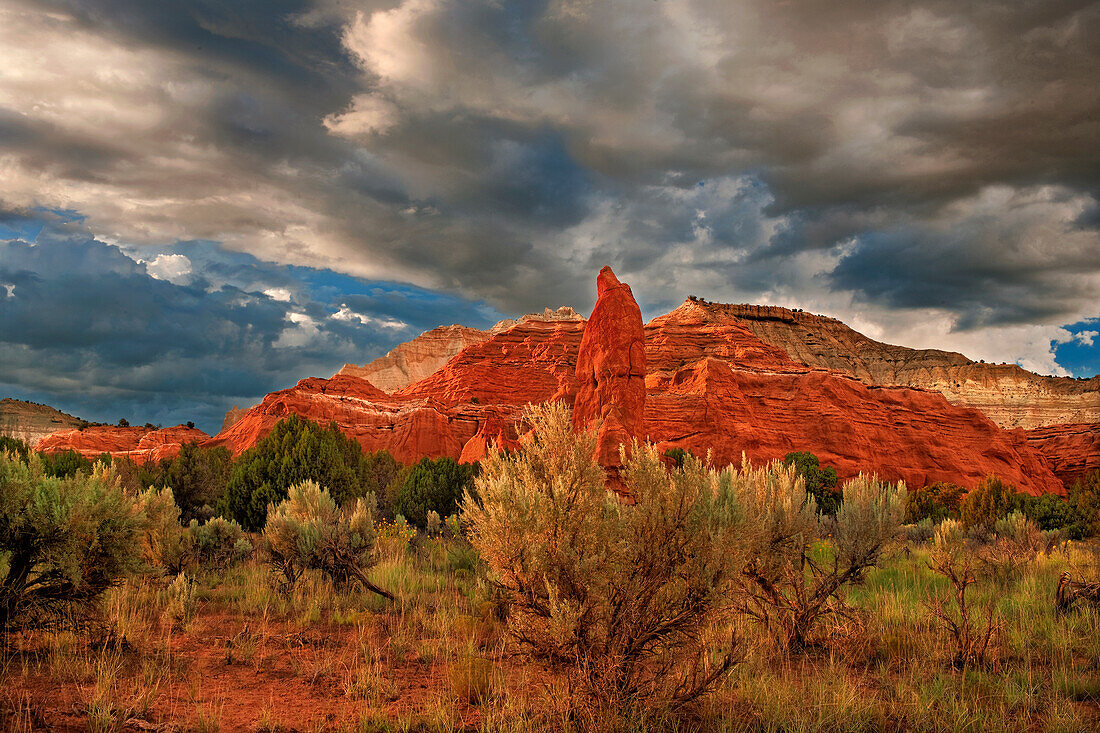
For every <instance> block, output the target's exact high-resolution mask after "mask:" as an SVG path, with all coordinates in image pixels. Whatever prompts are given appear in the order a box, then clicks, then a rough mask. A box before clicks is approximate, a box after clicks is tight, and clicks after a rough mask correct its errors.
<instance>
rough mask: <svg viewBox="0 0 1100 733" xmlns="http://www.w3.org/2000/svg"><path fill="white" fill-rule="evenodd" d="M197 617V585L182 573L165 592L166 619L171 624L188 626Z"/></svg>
mask: <svg viewBox="0 0 1100 733" xmlns="http://www.w3.org/2000/svg"><path fill="white" fill-rule="evenodd" d="M194 615H195V584H194V582H193V581H192V579H191V578H189V577H187V575H186V574H184V573H180V574H179V575H177V576H176V577H175V579H174V580H173V581H172V582H171V583H169V585H168V588H167V589H166V590H165V603H164V619H165V620H166V621H167V622H168V623H170V624H173V625H174V624H177V623H178V624H182V625H183V626H187V624H189V623H191V619H192V617H193V616H194Z"/></svg>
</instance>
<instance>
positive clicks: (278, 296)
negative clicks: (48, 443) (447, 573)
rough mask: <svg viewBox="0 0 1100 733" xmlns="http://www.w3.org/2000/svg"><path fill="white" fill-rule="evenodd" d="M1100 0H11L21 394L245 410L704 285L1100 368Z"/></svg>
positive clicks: (3, 100) (1, 205)
mask: <svg viewBox="0 0 1100 733" xmlns="http://www.w3.org/2000/svg"><path fill="white" fill-rule="evenodd" d="M1098 37H1100V5H1098V4H1097V3H1094V2H1064V1H1061V0H1035V1H1034V2H1027V1H1024V0H1020V1H1017V2H1003V1H997V2H984V1H983V0H973V1H971V2H964V3H960V2H958V1H957V0H944V1H943V2H939V1H935V0H927V1H924V2H922V1H920V0H917V1H907V2H891V1H889V0H814V1H813V2H808V1H800V0H790V1H788V2H776V0H633V1H632V2H617V1H616V0H598V1H595V2H586V1H584V0H541V1H539V2H520V1H513V0H316V1H315V2H310V1H308V0H239V1H236V2H227V1H223V0H219V1H214V0H189V1H188V2H183V1H182V0H181V1H179V2H172V1H169V0H158V1H157V2H150V1H149V0H83V1H80V0H67V1H66V0H59V1H56V2H53V1H46V0H42V1H39V0H0V394H2V395H10V396H15V397H21V398H25V399H34V400H37V401H41V402H48V403H49V404H52V405H55V406H57V407H60V408H62V409H66V410H67V411H70V412H75V413H76V414H79V415H81V416H83V417H86V418H89V419H100V420H108V421H112V422H113V421H115V420H117V419H118V418H119V417H127V418H128V419H130V420H131V421H132V422H134V421H136V422H145V421H152V422H158V423H165V424H169V423H176V422H179V421H182V420H187V419H193V420H195V421H196V422H197V423H199V426H200V427H203V428H204V429H206V430H208V431H211V432H213V431H215V430H216V429H217V428H218V427H219V425H220V421H221V415H222V414H223V413H224V411H225V409H226V408H228V407H229V406H231V405H232V404H233V403H234V402H236V403H242V404H243V403H248V402H250V401H253V400H255V399H256V398H258V397H259V396H261V395H263V394H264V393H265V392H267V391H270V390H272V389H276V388H280V387H283V386H287V385H289V384H292V383H293V382H294V381H296V380H297V379H298V378H300V377H303V376H309V375H322V376H327V375H329V374H331V373H332V372H333V371H335V370H336V369H337V368H339V367H340V365H341V364H343V363H344V362H346V361H352V362H357V363H362V362H365V361H369V360H370V359H371V358H373V357H375V356H378V355H380V354H382V353H384V352H385V351H386V350H387V349H388V348H390V347H392V346H393V345H394V344H396V343H398V342H400V341H404V340H407V339H409V338H411V337H413V336H415V335H416V334H417V333H419V332H420V331H423V330H425V329H428V328H432V327H434V326H436V325H439V324H449V323H455V322H458V323H465V324H469V325H475V326H485V325H488V324H489V323H492V322H493V321H494V320H496V319H498V318H500V317H503V316H506V315H513V314H518V313H522V312H526V311H531V310H536V309H538V310H541V309H542V308H543V307H545V306H553V307H556V306H558V305H563V304H568V305H574V306H576V307H577V308H578V309H581V310H587V309H589V308H591V305H592V301H593V298H594V293H593V289H594V286H593V278H594V275H595V272H596V271H597V270H598V269H599V267H600V266H602V265H604V264H611V265H612V266H613V267H614V268H615V269H616V272H617V273H618V274H619V276H620V277H621V278H623V279H624V280H626V281H627V282H629V283H631V285H632V287H633V289H634V292H635V294H636V295H637V296H638V298H639V300H640V301H641V303H642V307H643V310H644V311H645V315H646V316H647V317H648V316H653V315H657V314H659V313H661V312H664V311H666V310H668V309H670V308H671V307H674V306H675V305H676V304H678V303H679V302H681V301H682V300H683V298H684V297H685V296H686V295H688V294H696V295H700V296H703V297H706V298H707V299H709V300H716V301H727V302H756V303H774V304H780V305H786V306H790V307H799V308H804V309H806V310H810V311H813V312H818V313H826V314H829V315H833V316H836V317H838V318H841V319H842V320H844V321H846V322H847V323H849V324H850V325H852V326H854V327H855V328H857V329H859V330H861V331H863V332H864V333H866V334H868V335H870V336H872V337H875V338H879V339H882V340H885V341H889V342H892V343H900V344H904V345H908V346H914V347H932V346H935V347H942V348H950V349H954V350H958V351H962V352H963V353H965V354H967V355H968V356H971V357H972V358H984V359H986V360H988V361H1009V362H1018V363H1020V364H1022V365H1023V366H1025V367H1027V368H1029V369H1033V370H1035V371H1038V372H1041V373H1044V374H1060V375H1074V376H1092V375H1093V374H1096V373H1097V372H1100V335H1098V332H1100V203H1098V197H1100V193H1098V191H1100V187H1098V181H1100V75H1098V74H1097V73H1096V69H1097V68H1098V67H1100V46H1098V44H1097V42H1096V39H1097V38H1098Z"/></svg>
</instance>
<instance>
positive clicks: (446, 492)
mask: <svg viewBox="0 0 1100 733" xmlns="http://www.w3.org/2000/svg"><path fill="white" fill-rule="evenodd" d="M475 472H476V469H475V467H474V466H471V465H469V464H464V463H457V462H456V461H454V460H453V459H451V458H436V459H431V458H422V459H420V461H419V462H417V463H416V465H414V466H413V467H412V470H411V471H410V472H409V475H408V476H407V477H406V479H405V482H404V483H403V484H402V485H401V488H400V489H399V490H398V492H397V497H396V499H395V501H394V505H393V510H394V512H395V513H397V514H401V515H403V516H404V517H405V519H407V520H408V521H409V522H410V523H412V524H413V525H415V526H417V527H421V528H423V527H425V526H426V525H427V522H428V512H430V511H434V512H436V513H437V514H439V515H440V516H443V517H446V516H448V515H451V514H454V513H455V512H456V511H457V510H458V503H459V501H460V500H461V499H462V494H463V492H464V491H466V489H467V488H468V487H469V486H470V484H471V481H472V479H473V477H474V474H475Z"/></svg>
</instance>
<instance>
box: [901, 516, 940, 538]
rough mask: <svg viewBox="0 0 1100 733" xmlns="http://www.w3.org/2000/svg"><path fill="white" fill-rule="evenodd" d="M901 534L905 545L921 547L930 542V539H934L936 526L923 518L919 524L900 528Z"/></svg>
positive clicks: (915, 523)
mask: <svg viewBox="0 0 1100 733" xmlns="http://www.w3.org/2000/svg"><path fill="white" fill-rule="evenodd" d="M901 533H902V537H903V538H904V539H905V541H906V542H907V543H909V544H914V545H922V544H924V543H926V542H931V541H932V538H933V537H935V534H936V525H935V524H933V523H932V520H931V519H929V518H928V517H925V518H924V519H922V520H920V521H919V522H914V523H912V524H906V525H905V526H903V527H902V528H901Z"/></svg>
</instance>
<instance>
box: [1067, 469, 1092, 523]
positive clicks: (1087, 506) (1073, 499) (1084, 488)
mask: <svg viewBox="0 0 1100 733" xmlns="http://www.w3.org/2000/svg"><path fill="white" fill-rule="evenodd" d="M1067 498H1068V500H1069V503H1070V505H1071V506H1073V509H1074V512H1076V514H1077V520H1076V522H1075V523H1074V530H1073V534H1074V535H1075V536H1076V537H1078V538H1079V537H1086V536H1089V535H1095V534H1100V469H1096V470H1093V471H1089V472H1088V473H1087V474H1085V475H1084V476H1083V477H1082V478H1079V479H1077V480H1076V481H1074V482H1073V485H1072V486H1070V487H1069V495H1068V497H1067Z"/></svg>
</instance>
